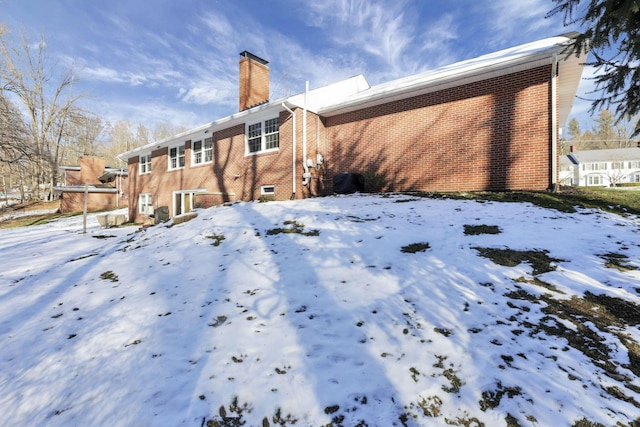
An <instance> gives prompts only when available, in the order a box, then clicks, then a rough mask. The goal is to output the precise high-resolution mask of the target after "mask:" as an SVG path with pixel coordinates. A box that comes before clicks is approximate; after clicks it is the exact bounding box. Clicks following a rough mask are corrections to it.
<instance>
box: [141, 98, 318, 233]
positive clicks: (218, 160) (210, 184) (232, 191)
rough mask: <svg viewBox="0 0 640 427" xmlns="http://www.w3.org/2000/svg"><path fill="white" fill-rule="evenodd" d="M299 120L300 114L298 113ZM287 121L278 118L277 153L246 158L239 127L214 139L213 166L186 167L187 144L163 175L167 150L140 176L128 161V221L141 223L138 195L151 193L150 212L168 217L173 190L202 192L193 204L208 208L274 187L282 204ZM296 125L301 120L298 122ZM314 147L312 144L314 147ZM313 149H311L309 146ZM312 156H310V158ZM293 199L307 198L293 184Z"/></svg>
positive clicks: (287, 189)
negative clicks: (158, 210)
mask: <svg viewBox="0 0 640 427" xmlns="http://www.w3.org/2000/svg"><path fill="white" fill-rule="evenodd" d="M298 115H301V113H300V112H299V111H298ZM292 122H293V120H292V118H291V115H290V114H289V113H288V112H283V113H280V150H279V151H277V152H273V153H264V154H257V155H250V156H245V125H244V124H239V125H236V126H233V127H230V128H227V129H224V130H221V131H218V132H214V133H213V134H203V140H204V137H205V136H207V137H208V136H211V137H212V138H213V152H212V157H213V161H212V162H211V163H205V164H202V165H193V166H192V165H191V141H190V140H188V141H185V142H184V144H185V167H184V168H183V169H178V170H168V149H167V148H163V149H159V150H156V151H153V152H152V154H151V168H152V172H151V173H148V174H142V175H140V173H139V167H138V163H139V158H138V157H137V156H136V157H133V158H130V159H129V181H130V185H129V199H130V200H129V218H130V219H131V220H133V221H135V222H143V221H144V220H145V216H144V215H141V214H139V213H138V211H139V207H138V194H140V193H151V194H152V198H153V205H154V207H157V206H168V207H169V215H170V216H174V212H173V192H174V191H176V190H201V189H204V190H206V191H205V193H207V194H203V195H200V196H197V197H196V199H195V202H196V204H198V203H199V204H200V205H201V206H203V207H208V206H210V205H212V204H219V203H222V202H224V201H235V200H257V199H259V198H260V197H261V193H260V189H261V186H263V185H275V198H276V199H278V200H287V199H289V198H290V197H291V194H292V191H293V190H292V188H293V184H292V178H291V175H292V174H291V172H292V149H291V140H292ZM299 123H301V119H300V121H299ZM297 127H298V134H299V136H298V138H299V139H298V144H300V143H301V141H302V136H301V135H302V132H301V125H300V124H299V125H298V126H297ZM314 144H315V143H314ZM314 147H315V145H314ZM314 155H315V154H314ZM297 156H298V157H299V161H298V162H297V165H298V166H297V167H298V168H299V169H300V170H298V171H297V176H298V180H299V181H301V180H302V167H301V164H302V163H301V162H302V157H301V156H302V153H301V148H300V147H298V153H297ZM298 192H299V193H298V194H297V197H305V196H308V193H305V192H304V190H303V189H302V186H301V185H300V184H298Z"/></svg>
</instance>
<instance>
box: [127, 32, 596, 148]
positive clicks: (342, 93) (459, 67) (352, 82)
mask: <svg viewBox="0 0 640 427" xmlns="http://www.w3.org/2000/svg"><path fill="white" fill-rule="evenodd" d="M575 34H576V33H570V34H566V35H561V36H556V37H550V38H547V39H543V40H540V41H537V42H533V43H527V44H524V45H521V46H517V47H514V48H510V49H505V50H502V51H499V52H495V53H491V54H488V55H483V56H480V57H478V58H475V59H470V60H466V61H461V62H458V63H455V64H452V65H448V66H444V67H440V68H437V69H435V70H430V71H425V72H422V73H419V74H416V75H413V76H409V77H405V78H401V79H397V80H393V81H390V82H387V83H383V84H380V85H377V86H373V87H370V86H369V84H368V83H367V81H366V79H365V78H364V77H363V76H362V75H358V76H355V77H351V78H349V79H346V80H343V81H340V82H337V83H334V84H331V85H328V86H324V87H322V88H319V89H315V90H312V91H309V92H307V93H306V96H305V93H300V94H297V95H294V96H291V97H286V98H282V99H279V100H275V101H271V102H269V103H267V104H261V105H259V106H256V107H253V108H250V109H248V110H245V111H242V112H239V113H236V114H233V115H231V116H228V117H225V118H222V119H220V120H217V121H214V122H211V123H208V124H205V125H202V126H199V127H197V128H194V129H191V130H189V131H186V132H183V133H180V134H178V135H175V136H172V137H170V138H166V139H164V140H160V141H156V142H152V143H150V144H147V145H145V146H143V147H139V148H136V149H134V150H131V151H127V152H126V153H122V154H120V155H119V156H118V158H119V159H121V160H126V159H128V158H130V157H133V156H136V155H142V154H148V153H150V152H151V151H152V150H154V149H158V148H162V147H167V146H169V145H172V144H174V143H176V142H177V141H180V140H184V139H192V138H198V139H200V138H202V137H203V133H204V132H215V131H217V130H220V129H224V128H228V127H230V126H233V125H235V124H239V123H243V122H245V121H246V120H247V118H248V117H249V116H261V115H262V114H266V113H269V112H271V113H274V112H276V111H281V110H282V108H283V107H282V104H283V103H286V104H289V105H290V106H296V107H300V108H303V107H304V106H305V97H306V107H307V109H308V110H310V111H313V112H315V113H318V114H320V115H323V116H333V115H338V114H342V113H345V112H349V111H354V110H358V109H361V108H366V107H370V106H376V105H380V104H384V103H388V102H392V101H394V100H399V99H404V98H408V97H413V96H418V95H422V94H425V93H430V92H435V91H438V90H442V89H447V88H451V87H456V86H460V85H463V84H468V83H473V82H477V81H481V80H486V79H489V78H493V77H499V76H503V75H506V74H510V73H514V72H517V71H522V70H527V69H531V68H535V67H539V66H542V65H548V64H552V63H553V62H554V61H556V60H557V61H558V64H559V66H560V68H561V70H562V71H561V73H560V77H559V81H558V95H559V106H558V122H559V123H560V125H563V124H564V123H565V122H566V120H567V118H568V116H569V112H570V110H571V106H572V104H573V100H574V98H575V94H576V91H577V88H578V84H579V82H580V77H581V75H582V69H583V67H584V58H577V57H576V56H575V55H572V54H569V53H568V51H567V46H568V44H569V43H570V42H571V40H572V38H573V37H575Z"/></svg>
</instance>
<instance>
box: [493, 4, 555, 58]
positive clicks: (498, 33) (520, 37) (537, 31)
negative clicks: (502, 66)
mask: <svg viewBox="0 0 640 427" xmlns="http://www.w3.org/2000/svg"><path fill="white" fill-rule="evenodd" d="M552 8H553V4H552V3H551V2H549V1H548V0H503V1H500V2H493V3H492V4H491V6H490V9H489V10H490V11H489V13H488V14H487V16H488V17H492V18H493V19H490V18H489V25H488V27H489V28H488V32H489V40H490V42H489V44H490V45H492V46H493V47H496V46H497V47H498V48H502V47H506V46H511V45H516V44H519V43H520V42H525V41H531V40H532V39H536V38H544V37H550V36H554V35H557V34H560V33H562V32H564V29H563V26H562V22H561V20H560V17H551V18H548V19H546V18H545V16H546V15H547V13H548V12H549V11H550V10H551V9H552Z"/></svg>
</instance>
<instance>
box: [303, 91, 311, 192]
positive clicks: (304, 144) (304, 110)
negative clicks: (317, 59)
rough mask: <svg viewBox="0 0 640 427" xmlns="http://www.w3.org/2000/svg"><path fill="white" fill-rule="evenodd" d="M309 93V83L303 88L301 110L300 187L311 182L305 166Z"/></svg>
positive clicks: (307, 167) (307, 168)
mask: <svg viewBox="0 0 640 427" xmlns="http://www.w3.org/2000/svg"><path fill="white" fill-rule="evenodd" d="M308 93H309V81H307V82H306V85H305V88H304V108H303V110H302V167H303V169H304V173H303V174H302V178H303V179H302V185H309V181H310V180H311V174H310V173H309V166H308V165H307V94H308Z"/></svg>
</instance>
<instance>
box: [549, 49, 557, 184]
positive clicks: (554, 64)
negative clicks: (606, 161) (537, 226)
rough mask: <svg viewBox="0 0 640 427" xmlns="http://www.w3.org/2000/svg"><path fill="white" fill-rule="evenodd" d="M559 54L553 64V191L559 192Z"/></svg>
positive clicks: (555, 53)
mask: <svg viewBox="0 0 640 427" xmlns="http://www.w3.org/2000/svg"><path fill="white" fill-rule="evenodd" d="M557 74H558V54H557V52H554V53H553V60H552V62H551V191H553V192H556V191H557V190H558V106H557V102H558V89H557V87H556V84H557V80H558V77H557Z"/></svg>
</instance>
